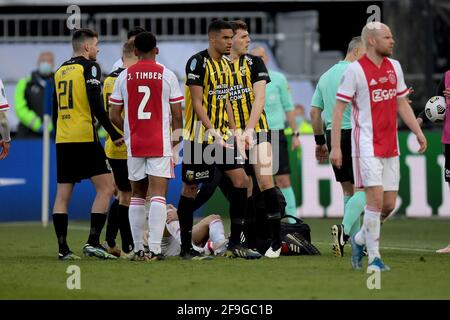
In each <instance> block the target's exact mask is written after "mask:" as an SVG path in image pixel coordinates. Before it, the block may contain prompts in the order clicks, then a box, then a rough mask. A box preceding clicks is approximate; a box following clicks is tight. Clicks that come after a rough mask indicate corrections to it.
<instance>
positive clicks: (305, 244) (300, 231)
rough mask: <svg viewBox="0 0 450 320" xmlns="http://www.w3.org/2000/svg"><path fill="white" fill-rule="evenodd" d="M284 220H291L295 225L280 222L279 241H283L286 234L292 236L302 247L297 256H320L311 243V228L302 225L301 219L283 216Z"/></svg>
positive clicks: (304, 224)
mask: <svg viewBox="0 0 450 320" xmlns="http://www.w3.org/2000/svg"><path fill="white" fill-rule="evenodd" d="M284 218H292V219H294V220H295V223H287V222H284V221H281V231H280V233H281V239H283V238H284V237H285V236H286V234H288V233H290V234H293V235H294V236H295V237H296V238H298V239H299V240H300V241H301V244H302V247H301V252H300V253H299V254H303V255H320V251H319V249H317V248H316V247H315V246H314V245H313V244H312V243H311V228H310V227H309V225H308V224H306V223H304V222H303V221H302V220H301V219H298V218H297V217H294V216H291V215H287V214H285V215H284V217H283V219H284Z"/></svg>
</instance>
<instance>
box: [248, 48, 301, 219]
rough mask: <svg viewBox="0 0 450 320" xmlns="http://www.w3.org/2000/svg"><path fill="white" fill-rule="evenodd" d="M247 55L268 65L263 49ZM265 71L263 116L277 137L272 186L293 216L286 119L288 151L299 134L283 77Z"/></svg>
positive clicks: (254, 50) (298, 138) (295, 209)
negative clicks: (267, 81) (282, 198)
mask: <svg viewBox="0 0 450 320" xmlns="http://www.w3.org/2000/svg"><path fill="white" fill-rule="evenodd" d="M250 53H251V54H253V55H254V56H257V57H260V58H261V59H262V60H263V61H264V64H265V65H266V67H268V66H269V56H268V55H267V53H266V50H265V49H264V47H262V46H258V47H255V48H253V49H252V50H251V52H250ZM268 71H269V77H270V83H268V84H267V86H266V99H265V105H264V112H265V113H266V115H267V122H268V124H269V128H270V131H271V132H273V131H274V130H276V131H277V134H276V135H273V137H274V136H275V137H278V142H277V143H278V154H277V155H275V156H276V157H277V161H278V171H277V172H276V173H275V184H276V185H277V186H278V187H279V188H280V190H281V192H282V193H283V196H284V198H285V199H286V203H287V206H286V214H287V215H290V216H293V217H296V216H297V205H296V203H295V194H294V190H293V189H292V185H291V178H290V173H291V168H290V165H289V151H288V140H287V139H288V137H287V136H286V135H285V133H284V132H285V129H286V125H285V119H287V122H288V124H289V129H291V130H292V132H294V134H293V135H292V139H291V143H292V147H291V150H295V149H297V148H299V147H300V132H299V131H298V127H297V125H296V122H295V113H294V103H293V101H292V95H291V93H290V89H289V83H288V81H287V79H286V77H285V75H284V74H282V73H281V72H278V71H274V70H270V69H268ZM287 221H288V223H295V220H294V219H293V218H288V219H287Z"/></svg>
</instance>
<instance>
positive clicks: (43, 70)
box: [38, 62, 53, 77]
mask: <svg viewBox="0 0 450 320" xmlns="http://www.w3.org/2000/svg"><path fill="white" fill-rule="evenodd" d="M38 72H39V74H40V75H41V76H44V77H45V76H48V75H50V74H51V73H52V72H53V66H52V65H51V64H50V63H48V62H41V63H39V65H38Z"/></svg>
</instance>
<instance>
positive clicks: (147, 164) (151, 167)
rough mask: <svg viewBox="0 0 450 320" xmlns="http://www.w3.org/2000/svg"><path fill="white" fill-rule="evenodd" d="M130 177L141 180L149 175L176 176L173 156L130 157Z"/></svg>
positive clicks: (128, 161) (128, 162)
mask: <svg viewBox="0 0 450 320" xmlns="http://www.w3.org/2000/svg"><path fill="white" fill-rule="evenodd" d="M127 164H128V179H130V180H131V181H139V180H142V179H144V178H146V177H147V175H149V176H155V177H163V178H174V177H175V175H174V171H173V161H172V157H159V158H138V157H128V159H127Z"/></svg>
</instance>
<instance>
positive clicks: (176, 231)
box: [166, 220, 181, 245]
mask: <svg viewBox="0 0 450 320" xmlns="http://www.w3.org/2000/svg"><path fill="white" fill-rule="evenodd" d="M166 229H167V231H168V232H169V233H170V235H171V236H172V237H174V238H175V240H177V242H178V243H179V244H180V245H181V237H180V222H179V221H177V220H174V221H170V222H169V223H166Z"/></svg>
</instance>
